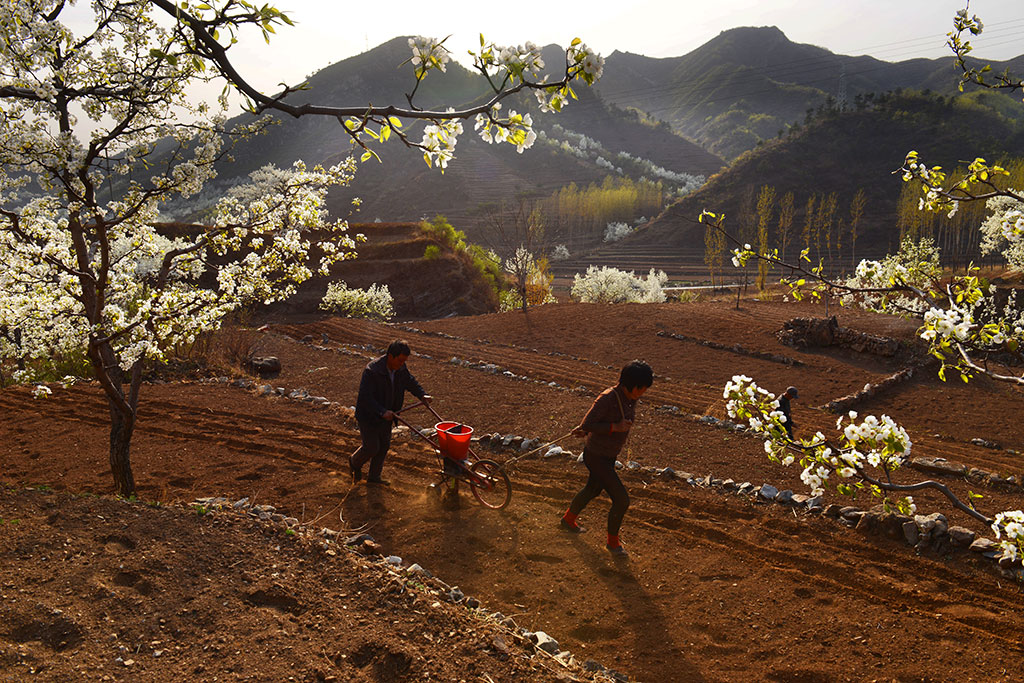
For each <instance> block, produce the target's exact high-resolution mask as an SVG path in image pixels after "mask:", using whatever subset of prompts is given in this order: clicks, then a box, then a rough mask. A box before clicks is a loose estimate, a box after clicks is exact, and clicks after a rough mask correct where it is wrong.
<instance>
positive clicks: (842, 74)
mask: <svg viewBox="0 0 1024 683" xmlns="http://www.w3.org/2000/svg"><path fill="white" fill-rule="evenodd" d="M839 66H840V68H839V92H838V93H836V108H837V109H839V111H846V107H847V104H848V101H847V98H846V62H840V65H839Z"/></svg>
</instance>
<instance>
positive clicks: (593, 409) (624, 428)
mask: <svg viewBox="0 0 1024 683" xmlns="http://www.w3.org/2000/svg"><path fill="white" fill-rule="evenodd" d="M653 383H654V371H652V370H651V366H649V365H648V364H647V363H644V362H643V361H639V360H634V361H631V362H630V363H628V364H627V365H626V366H625V367H624V368H622V372H620V373H619V383H618V384H616V385H615V386H614V387H611V388H609V389H605V390H604V391H603V392H601V395H600V396H598V397H597V399H596V400H595V401H594V404H593V405H592V406H590V410H588V411H587V414H586V415H585V416H584V417H583V422H581V423H580V426H579V427H577V428H576V429H574V430H573V435H574V436H585V437H586V439H587V440H586V442H585V445H584V446H583V464H585V465H586V466H587V469H588V470H589V471H590V476H589V477H588V478H587V483H586V485H585V486H584V487H583V489H582V490H580V492H579V493H577V494H576V497H575V498H573V499H572V502H571V503H570V504H569V509H568V510H566V511H565V515H564V516H563V517H562V520H561V522H559V524H560V526H561V527H562V528H563V529H565V530H566V531H569V532H572V533H579V532H581V531H583V529H582V528H581V527H580V526H579V524H577V517H579V514H580V512H582V511H583V508H585V507H586V506H587V503H589V502H590V501H591V500H593V499H594V498H595V497H597V496H598V495H600V493H601V491H607V492H608V495H609V496H610V497H611V499H612V507H611V509H610V510H609V511H608V543H607V545H606V547H607V548H608V550H609V551H610V552H612V553H613V554H614V555H616V556H618V557H626V550H625V549H624V548H623V547H622V543H621V542H620V541H619V528H620V527H621V526H622V518H623V517H624V516H625V515H626V509H627V508H629V494H628V493H627V492H626V487H625V486H623V484H622V480H621V479H619V475H618V474H617V473H616V472H615V458H616V457H617V456H618V455H619V451H621V450H622V446H623V445H624V444H625V443H626V438H627V437H628V436H629V430H630V428H631V427H632V426H633V421H634V420H635V419H636V401H637V399H638V398H640V397H641V396H642V395H643V393H644V392H645V391H647V389H648V388H650V386H651V385H652V384H653Z"/></svg>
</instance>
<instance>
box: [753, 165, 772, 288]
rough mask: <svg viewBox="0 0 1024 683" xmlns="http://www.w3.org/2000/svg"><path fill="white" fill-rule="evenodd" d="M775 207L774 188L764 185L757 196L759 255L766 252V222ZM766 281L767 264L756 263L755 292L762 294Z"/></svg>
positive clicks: (759, 261) (763, 262)
mask: <svg viewBox="0 0 1024 683" xmlns="http://www.w3.org/2000/svg"><path fill="white" fill-rule="evenodd" d="M774 205H775V188H774V187H771V186H769V185H765V186H764V187H762V188H761V192H760V193H759V194H758V195H757V248H758V250H759V252H760V253H762V254H763V253H765V252H766V251H768V221H770V220H771V218H772V210H773V207H774ZM767 280H768V262H767V261H765V260H764V259H758V261H757V291H759V292H763V291H764V287H765V283H766V282H767Z"/></svg>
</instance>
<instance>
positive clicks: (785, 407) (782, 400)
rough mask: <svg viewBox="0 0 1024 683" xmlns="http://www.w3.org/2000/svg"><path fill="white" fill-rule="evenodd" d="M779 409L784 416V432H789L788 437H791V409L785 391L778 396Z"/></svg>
mask: <svg viewBox="0 0 1024 683" xmlns="http://www.w3.org/2000/svg"><path fill="white" fill-rule="evenodd" d="M779 411H781V412H782V414H783V415H785V416H786V422H785V423H784V426H785V427H786V433H787V434H789V438H790V439H792V438H793V409H792V407H791V406H790V405H789V396H786V394H785V393H783V394H782V396H779Z"/></svg>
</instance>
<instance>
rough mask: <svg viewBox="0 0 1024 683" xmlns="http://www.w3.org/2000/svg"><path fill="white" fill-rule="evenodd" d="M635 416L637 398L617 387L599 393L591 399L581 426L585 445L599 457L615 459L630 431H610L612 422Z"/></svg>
mask: <svg viewBox="0 0 1024 683" xmlns="http://www.w3.org/2000/svg"><path fill="white" fill-rule="evenodd" d="M635 419H636V401H633V400H630V399H628V398H626V397H625V396H624V395H623V394H622V392H621V391H620V390H619V389H618V387H611V388H610V389H605V390H604V391H602V392H601V395H600V396H598V397H597V398H596V399H595V400H594V404H593V405H592V406H590V410H588V411H587V414H586V416H584V418H583V422H582V424H580V426H581V427H582V428H583V431H585V432H587V440H586V442H585V443H586V445H585V446H584V448H585V449H586V450H587V452H588V453H591V454H592V455H597V456H600V457H602V458H611V459H613V460H614V459H615V458H616V456H618V454H619V451H621V450H622V446H623V445H624V444H625V443H626V439H627V438H628V437H629V432H613V431H612V425H613V424H615V423H617V422H621V421H622V420H635Z"/></svg>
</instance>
